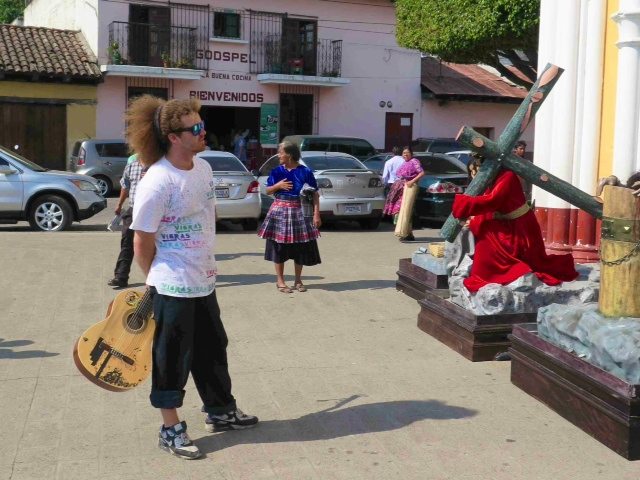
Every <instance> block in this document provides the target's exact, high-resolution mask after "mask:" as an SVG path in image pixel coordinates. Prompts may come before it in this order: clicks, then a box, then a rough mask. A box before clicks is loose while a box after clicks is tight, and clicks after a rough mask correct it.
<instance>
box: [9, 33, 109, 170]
mask: <svg viewBox="0 0 640 480" xmlns="http://www.w3.org/2000/svg"><path fill="white" fill-rule="evenodd" d="M101 81H102V74H101V73H100V69H99V68H98V66H97V63H96V59H95V58H94V56H93V54H92V53H91V50H90V49H89V48H88V47H87V46H86V42H85V40H84V38H83V36H82V34H81V33H80V32H78V31H74V30H58V29H51V28H41V27H23V26H18V25H0V125H2V128H0V145H3V146H5V147H7V148H11V149H14V150H15V151H17V152H18V153H19V154H21V155H23V156H25V157H27V158H29V159H31V160H33V161H34V162H36V163H38V164H39V165H41V166H43V167H46V168H50V169H54V170H65V168H66V159H67V158H68V157H69V153H70V152H71V149H72V147H73V144H74V142H75V140H76V139H77V138H85V137H91V136H95V134H96V109H97V85H98V84H99V83H100V82H101Z"/></svg>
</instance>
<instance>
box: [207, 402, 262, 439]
mask: <svg viewBox="0 0 640 480" xmlns="http://www.w3.org/2000/svg"><path fill="white" fill-rule="evenodd" d="M257 423H258V417H256V416H253V415H246V414H244V413H243V412H242V410H240V409H239V408H236V409H235V410H232V411H230V412H227V413H223V414H222V415H212V414H208V415H207V419H206V420H205V423H204V428H206V429H207V432H210V433H213V432H224V431H226V430H242V429H244V428H251V427H255V426H256V424H257Z"/></svg>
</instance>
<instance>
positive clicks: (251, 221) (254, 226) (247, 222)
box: [242, 218, 258, 232]
mask: <svg viewBox="0 0 640 480" xmlns="http://www.w3.org/2000/svg"><path fill="white" fill-rule="evenodd" d="M242 229H243V230H245V231H247V232H255V231H256V230H258V219H256V218H245V219H244V220H243V221H242Z"/></svg>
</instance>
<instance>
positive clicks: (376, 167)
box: [362, 153, 393, 175]
mask: <svg viewBox="0 0 640 480" xmlns="http://www.w3.org/2000/svg"><path fill="white" fill-rule="evenodd" d="M391 157H393V153H379V154H377V155H374V156H373V157H369V158H367V159H366V160H364V161H363V162H362V163H364V165H365V166H366V167H367V168H369V169H371V170H373V171H374V172H376V173H377V174H378V175H382V171H383V170H384V164H385V163H386V161H387V160H389V159H390V158H391Z"/></svg>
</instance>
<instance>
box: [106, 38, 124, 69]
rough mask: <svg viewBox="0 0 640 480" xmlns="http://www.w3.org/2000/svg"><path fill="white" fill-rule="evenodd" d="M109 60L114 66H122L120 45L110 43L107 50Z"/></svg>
mask: <svg viewBox="0 0 640 480" xmlns="http://www.w3.org/2000/svg"><path fill="white" fill-rule="evenodd" d="M107 53H108V54H109V59H110V60H111V63H112V64H114V65H122V54H121V53H120V44H119V43H118V42H112V43H111V44H109V47H108V48H107Z"/></svg>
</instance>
